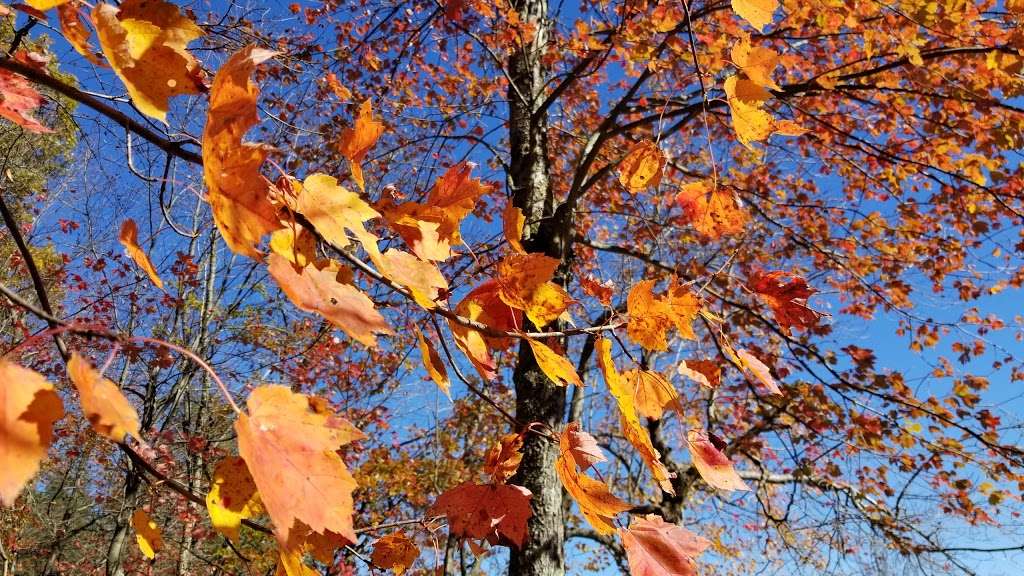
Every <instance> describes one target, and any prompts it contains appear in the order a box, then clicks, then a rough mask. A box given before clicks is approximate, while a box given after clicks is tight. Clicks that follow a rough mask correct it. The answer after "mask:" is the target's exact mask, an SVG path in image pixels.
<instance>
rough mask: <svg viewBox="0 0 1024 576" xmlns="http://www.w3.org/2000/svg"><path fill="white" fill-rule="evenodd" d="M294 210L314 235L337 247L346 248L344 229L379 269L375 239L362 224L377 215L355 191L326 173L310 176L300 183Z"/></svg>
mask: <svg viewBox="0 0 1024 576" xmlns="http://www.w3.org/2000/svg"><path fill="white" fill-rule="evenodd" d="M296 209H297V210H298V211H299V213H301V214H302V215H303V216H305V217H306V219H307V220H309V221H310V222H312V224H313V226H315V227H316V230H317V232H319V233H320V235H321V236H323V237H324V239H325V240H327V241H328V242H330V243H331V244H332V245H334V246H335V247H337V248H344V247H346V246H348V245H349V238H348V235H347V234H345V231H346V230H348V231H350V232H351V233H352V235H353V236H355V237H356V240H358V241H359V243H360V244H361V245H362V246H363V249H364V250H366V253H367V254H368V255H369V256H370V260H371V261H372V262H373V263H374V264H375V265H376V266H377V267H378V268H381V269H384V268H385V267H386V266H385V265H384V264H383V261H382V255H381V252H380V248H378V247H377V237H376V236H375V235H374V234H372V233H371V232H369V231H368V230H367V229H366V226H365V225H364V223H365V222H366V221H368V220H372V219H374V218H379V217H380V213H378V212H377V211H376V210H374V209H373V208H372V207H371V206H370V205H369V204H367V203H366V202H364V201H363V199H362V198H360V197H359V195H358V194H356V193H355V192H350V191H349V190H347V189H345V187H344V186H341V185H340V184H338V179H337V178H335V177H333V176H328V175H326V174H319V173H318V174H311V175H310V176H307V177H306V179H305V181H303V183H302V192H300V193H299V198H298V200H297V201H296Z"/></svg>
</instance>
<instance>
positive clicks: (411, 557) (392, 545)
mask: <svg viewBox="0 0 1024 576" xmlns="http://www.w3.org/2000/svg"><path fill="white" fill-rule="evenodd" d="M419 555H420V549H419V548H417V547H416V543H415V542H413V541H412V539H411V538H409V537H408V536H406V535H405V533H404V532H394V533H392V534H388V535H387V536H385V537H383V538H381V539H380V540H377V541H376V542H374V543H373V553H372V554H371V555H370V561H371V562H373V565H374V566H376V567H378V568H381V569H384V570H388V569H390V570H392V571H394V573H395V574H396V575H401V574H402V573H403V572H405V571H406V570H407V569H408V568H409V567H410V566H412V563H413V562H415V561H416V558H419Z"/></svg>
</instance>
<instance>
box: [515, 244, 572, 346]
mask: <svg viewBox="0 0 1024 576" xmlns="http://www.w3.org/2000/svg"><path fill="white" fill-rule="evenodd" d="M557 268H558V260H557V259H555V258H551V257H550V256H545V255H543V254H519V253H513V254H509V255H508V256H506V257H505V258H503V259H502V260H501V262H499V263H498V273H497V281H498V284H499V286H500V289H499V291H498V296H499V297H500V298H501V299H502V301H503V302H505V303H506V304H508V305H509V306H512V307H513V308H516V309H519V310H522V311H524V312H526V317H527V318H529V319H530V320H531V321H532V322H533V323H534V324H535V325H536V326H537V327H538V328H543V327H544V326H546V325H548V324H550V323H551V322H552V321H553V320H555V319H556V318H558V317H559V316H561V315H562V313H563V312H565V310H566V308H568V307H569V304H570V303H571V302H572V298H571V297H570V296H569V294H568V293H567V292H566V291H565V290H564V289H563V288H562V287H561V286H559V285H558V284H555V283H554V282H551V281H550V280H551V278H552V277H553V276H554V273H555V270H556V269H557Z"/></svg>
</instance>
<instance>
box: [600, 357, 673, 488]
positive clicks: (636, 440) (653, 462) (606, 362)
mask: <svg viewBox="0 0 1024 576" xmlns="http://www.w3.org/2000/svg"><path fill="white" fill-rule="evenodd" d="M594 350H595V351H596V352H597V365H598V368H600V369H601V374H602V376H604V381H605V384H607V386H608V391H609V392H611V394H612V397H613V398H615V403H616V405H617V406H618V408H619V414H620V416H621V422H622V434H623V436H625V437H626V440H628V441H629V443H630V444H632V445H633V447H634V448H636V451H637V453H638V454H639V456H640V458H641V460H643V461H644V464H645V465H646V466H647V468H648V469H649V470H650V471H651V476H652V477H653V479H654V481H655V483H657V484H658V487H659V488H661V489H662V490H663V491H665V492H667V493H669V494H675V489H674V488H673V487H672V478H673V475H672V473H670V472H669V471H668V468H667V467H666V466H665V464H664V463H662V461H661V453H660V452H658V451H657V450H656V449H655V448H654V444H653V443H652V442H651V435H650V433H649V432H648V431H647V428H645V427H644V426H643V424H642V423H641V422H640V416H639V415H638V414H637V409H636V404H635V390H634V389H633V387H632V386H630V384H629V382H626V379H625V378H623V377H622V375H621V374H619V371H618V369H617V368H616V367H615V361H614V360H612V345H611V342H610V341H609V340H608V339H607V338H598V339H597V340H596V341H595V342H594Z"/></svg>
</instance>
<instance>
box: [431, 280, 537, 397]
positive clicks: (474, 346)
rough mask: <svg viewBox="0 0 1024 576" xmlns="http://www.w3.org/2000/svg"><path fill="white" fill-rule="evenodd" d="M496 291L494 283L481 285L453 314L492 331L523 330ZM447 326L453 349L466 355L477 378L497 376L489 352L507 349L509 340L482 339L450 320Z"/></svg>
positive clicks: (517, 314) (518, 316) (519, 319)
mask: <svg viewBox="0 0 1024 576" xmlns="http://www.w3.org/2000/svg"><path fill="white" fill-rule="evenodd" d="M498 290H499V286H498V283H497V281H495V280H488V281H486V282H484V283H483V284H481V285H479V286H477V287H476V288H474V289H473V290H472V291H471V292H470V293H469V294H466V296H465V298H463V299H462V300H461V301H459V303H458V304H457V305H456V306H455V312H456V313H457V314H459V315H460V316H462V317H464V318H469V319H470V320H474V321H476V322H480V323H482V324H486V325H487V326H490V327H491V328H494V329H495V330H501V331H504V332H508V331H512V330H518V329H519V328H520V327H521V326H522V314H521V312H520V311H519V310H516V309H514V308H512V307H511V306H509V305H508V304H505V303H504V302H503V301H502V300H501V298H500V297H499V296H498ZM448 326H449V327H450V328H451V330H452V335H453V336H454V337H455V345H456V346H458V347H459V349H460V350H462V352H463V353H465V354H466V356H467V357H468V358H469V360H470V362H472V363H473V367H474V368H476V371H477V372H479V373H480V376H481V377H482V378H483V379H485V380H490V379H492V378H494V377H495V376H496V375H497V373H496V372H495V369H496V367H497V365H496V364H495V362H494V357H493V356H491V350H501V349H504V348H507V347H509V346H510V345H511V344H512V340H511V339H510V338H493V337H490V336H485V335H484V334H482V333H481V332H479V331H478V330H474V329H472V328H467V327H466V326H463V325H462V324H459V323H457V322H455V321H453V320H449V321H448Z"/></svg>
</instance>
